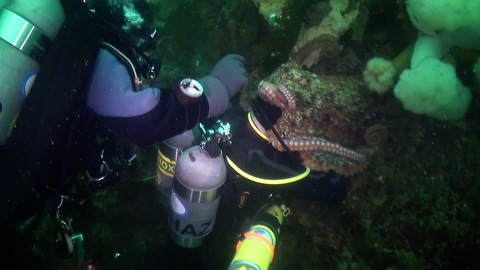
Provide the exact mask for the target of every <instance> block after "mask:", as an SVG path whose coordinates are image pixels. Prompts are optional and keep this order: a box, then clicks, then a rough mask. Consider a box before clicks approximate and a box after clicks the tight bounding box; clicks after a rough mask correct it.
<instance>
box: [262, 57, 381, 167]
mask: <svg viewBox="0 0 480 270" xmlns="http://www.w3.org/2000/svg"><path fill="white" fill-rule="evenodd" d="M300 65H301V64H299V63H297V62H296V61H290V62H287V63H285V64H283V65H281V66H280V67H278V68H277V69H276V71H275V72H274V73H272V74H271V75H270V76H268V77H266V78H265V79H264V80H262V81H261V82H260V83H259V84H258V93H259V95H260V97H261V98H262V99H264V100H265V101H266V102H268V103H270V104H273V105H275V106H278V107H280V108H281V110H282V115H281V117H280V118H279V119H278V121H277V122H276V123H275V124H274V128H275V129H276V131H277V132H278V134H279V135H280V137H281V139H282V140H283V141H284V143H285V144H286V146H287V147H288V148H289V149H290V150H291V151H296V152H298V153H299V154H300V157H301V158H302V159H303V162H304V165H305V166H307V167H309V168H311V169H312V170H316V171H329V170H333V171H335V172H337V173H339V174H343V175H347V176H349V175H353V174H355V173H358V172H360V171H361V170H363V169H364V168H365V167H367V165H368V161H369V158H370V156H371V155H372V154H373V153H374V152H375V150H376V149H377V147H378V145H379V144H381V143H382V142H383V140H384V138H385V136H386V129H385V128H384V127H383V126H380V125H374V126H372V127H371V128H368V129H366V128H365V125H366V123H367V122H368V120H369V116H368V114H367V113H366V109H367V102H366V100H365V98H364V97H363V96H362V95H361V94H360V92H359V91H360V90H359V89H360V88H361V87H362V85H363V83H362V80H361V78H360V77H358V78H357V77H344V76H341V77H338V76H319V75H316V74H314V73H311V72H309V71H306V70H302V68H301V66H300ZM267 137H268V138H269V141H270V143H271V144H272V145H273V147H275V148H276V149H278V150H279V151H285V150H286V149H284V147H283V146H282V144H281V142H279V140H278V139H277V138H276V136H275V134H274V132H273V131H272V130H269V131H267Z"/></svg>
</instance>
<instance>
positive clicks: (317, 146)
mask: <svg viewBox="0 0 480 270" xmlns="http://www.w3.org/2000/svg"><path fill="white" fill-rule="evenodd" d="M284 143H285V145H286V146H287V147H288V148H289V149H290V150H291V151H299V152H300V151H323V152H328V153H331V154H334V155H338V156H342V157H344V158H348V159H351V160H353V161H358V162H363V161H365V160H366V157H365V155H363V154H362V153H359V152H356V151H355V150H353V149H349V148H347V147H344V146H341V145H339V144H336V143H332V142H328V141H324V140H318V139H311V138H304V139H286V140H284ZM272 145H273V147H275V148H276V149H277V150H279V151H285V149H284V147H283V146H282V144H281V143H280V142H279V141H278V140H276V139H274V140H272Z"/></svg>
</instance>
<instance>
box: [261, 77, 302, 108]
mask: <svg viewBox="0 0 480 270" xmlns="http://www.w3.org/2000/svg"><path fill="white" fill-rule="evenodd" d="M258 94H259V95H260V97H261V98H262V99H263V100H265V101H266V102H268V103H270V104H272V105H275V106H278V107H279V108H282V109H286V110H289V111H294V110H296V109H297V106H296V105H295V100H294V97H293V95H292V93H291V92H290V91H289V90H288V89H287V88H286V87H285V86H283V85H281V84H280V85H275V84H273V83H271V82H267V81H261V82H260V83H259V84H258Z"/></svg>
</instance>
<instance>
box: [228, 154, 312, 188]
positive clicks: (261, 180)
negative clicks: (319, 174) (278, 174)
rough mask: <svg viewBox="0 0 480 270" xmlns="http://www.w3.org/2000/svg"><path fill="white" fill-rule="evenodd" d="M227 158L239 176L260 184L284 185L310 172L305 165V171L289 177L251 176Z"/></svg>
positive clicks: (300, 178)
mask: <svg viewBox="0 0 480 270" xmlns="http://www.w3.org/2000/svg"><path fill="white" fill-rule="evenodd" d="M226 158H227V163H228V165H230V167H232V169H233V170H234V171H235V172H237V173H238V174H240V175H241V176H243V177H245V178H247V179H248V180H250V181H253V182H257V183H260V184H265V185H284V184H289V183H293V182H296V181H299V180H302V179H303V178H305V177H307V175H308V174H309V173H310V168H308V167H305V171H304V172H303V173H301V174H299V175H296V176H292V177H289V178H283V179H265V178H260V177H256V176H253V175H251V174H249V173H247V172H245V171H243V170H242V169H240V168H239V167H238V166H237V165H236V164H235V163H234V162H233V161H232V160H231V159H230V158H229V157H228V156H227V157H226Z"/></svg>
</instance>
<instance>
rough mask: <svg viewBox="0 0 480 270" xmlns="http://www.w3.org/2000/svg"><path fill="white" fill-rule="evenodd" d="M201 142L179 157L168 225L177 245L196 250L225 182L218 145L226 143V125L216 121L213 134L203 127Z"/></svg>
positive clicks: (210, 224) (208, 229) (212, 218)
mask: <svg viewBox="0 0 480 270" xmlns="http://www.w3.org/2000/svg"><path fill="white" fill-rule="evenodd" d="M200 127H201V129H202V131H203V134H204V135H203V141H202V142H201V144H200V145H199V146H198V145H197V146H193V147H190V148H188V149H186V150H185V151H183V153H182V154H181V155H180V157H179V158H178V160H177V165H176V168H175V174H174V180H173V191H172V195H171V211H170V214H169V216H168V223H169V226H170V232H171V236H172V239H173V240H174V242H175V243H177V244H178V245H179V246H182V247H187V248H195V247H198V246H200V245H201V244H202V242H203V240H204V239H205V237H206V236H207V235H208V234H209V233H210V232H211V231H212V230H213V226H214V223H215V217H216V214H217V210H218V206H219V204H220V199H221V188H222V186H223V184H224V183H225V181H226V179H227V168H226V166H225V162H224V160H223V157H222V154H221V151H220V148H219V146H218V143H220V142H222V141H223V142H225V141H228V138H229V126H223V125H222V123H220V122H218V123H217V125H216V127H215V129H216V130H215V131H212V132H207V131H206V130H205V129H204V128H203V125H200Z"/></svg>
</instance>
